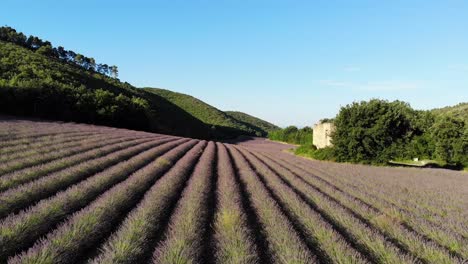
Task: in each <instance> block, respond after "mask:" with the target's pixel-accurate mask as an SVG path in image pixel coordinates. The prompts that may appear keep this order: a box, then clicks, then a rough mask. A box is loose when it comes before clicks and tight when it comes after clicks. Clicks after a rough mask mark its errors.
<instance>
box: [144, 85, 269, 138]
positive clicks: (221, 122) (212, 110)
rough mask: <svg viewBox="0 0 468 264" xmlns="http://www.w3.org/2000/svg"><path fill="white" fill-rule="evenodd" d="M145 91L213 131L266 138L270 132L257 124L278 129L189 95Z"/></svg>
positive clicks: (147, 89)
mask: <svg viewBox="0 0 468 264" xmlns="http://www.w3.org/2000/svg"><path fill="white" fill-rule="evenodd" d="M145 90H146V91H148V92H151V93H154V94H156V95H159V96H161V97H163V98H164V99H167V100H168V101H170V102H172V103H173V104H175V105H177V106H178V107H180V108H181V109H183V110H185V111H186V112H187V113H189V114H190V115H192V116H194V117H196V118H198V119H200V120H201V121H203V122H204V123H206V124H209V125H211V126H212V127H213V129H215V130H221V131H222V132H223V133H232V131H236V130H239V131H241V133H243V134H248V135H256V136H266V135H267V133H268V130H265V129H263V128H262V127H260V126H257V125H256V123H259V124H260V123H261V124H266V125H267V126H270V127H271V126H273V127H276V126H274V125H272V124H270V123H268V122H266V121H263V120H260V119H258V118H256V117H252V116H251V118H250V119H249V120H247V119H245V114H244V115H238V114H234V115H231V114H230V113H226V112H223V111H221V110H219V109H217V108H216V107H213V106H211V105H209V104H207V103H205V102H203V101H201V100H199V99H197V98H195V97H193V96H190V95H187V94H183V93H176V92H173V91H169V90H166V89H160V88H145ZM231 113H232V112H231ZM238 117H239V119H238ZM240 119H242V120H240Z"/></svg>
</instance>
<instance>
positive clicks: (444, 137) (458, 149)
mask: <svg viewBox="0 0 468 264" xmlns="http://www.w3.org/2000/svg"><path fill="white" fill-rule="evenodd" d="M432 138H433V140H434V142H435V157H436V158H437V159H439V160H441V161H444V162H447V163H452V164H462V163H465V162H466V159H467V156H468V133H467V129H466V127H465V123H464V122H463V120H461V119H458V118H455V117H452V116H448V115H446V116H441V117H439V118H437V120H436V122H435V123H434V125H433V127H432Z"/></svg>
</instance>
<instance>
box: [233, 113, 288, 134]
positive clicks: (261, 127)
mask: <svg viewBox="0 0 468 264" xmlns="http://www.w3.org/2000/svg"><path fill="white" fill-rule="evenodd" d="M225 113H226V114H227V115H229V116H230V117H231V118H233V119H236V120H237V121H239V122H241V123H243V124H244V125H246V126H247V127H250V128H251V129H253V130H255V131H256V134H257V136H262V137H265V136H267V134H268V133H269V132H271V131H274V130H277V129H279V127H277V126H276V125H273V124H271V123H269V122H267V121H265V120H262V119H260V118H257V117H254V116H251V115H248V114H246V113H242V112H237V111H225Z"/></svg>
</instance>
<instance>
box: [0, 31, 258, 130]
mask: <svg viewBox="0 0 468 264" xmlns="http://www.w3.org/2000/svg"><path fill="white" fill-rule="evenodd" d="M0 58H1V60H0V91H1V92H0V112H1V113H4V114H13V115H21V116H31V117H39V118H46V119H54V120H63V121H75V122H83V123H92V124H100V125H108V126H115V127H122V128H130V129H137V130H144V131H151V132H158V133H165V134H172V135H179V136H186V137H193V138H201V139H208V138H232V137H236V136H239V135H246V134H247V135H255V133H256V132H257V131H256V130H255V129H252V128H250V127H247V126H246V125H244V124H242V123H241V122H238V121H236V120H234V119H233V118H231V117H229V116H228V115H226V114H225V113H224V112H222V111H219V110H218V109H216V108H214V107H212V106H210V105H208V104H206V103H204V102H202V101H200V100H198V99H196V98H193V97H188V96H187V98H189V99H188V100H185V98H186V97H185V95H184V97H180V98H182V99H181V100H177V99H176V97H174V96H169V95H171V94H172V92H170V91H166V92H162V91H159V92H155V91H148V89H140V88H136V87H134V86H132V85H131V84H129V83H127V82H121V81H120V80H119V79H118V78H117V77H118V68H117V67H116V66H108V65H107V64H100V63H96V61H95V60H94V59H93V58H89V57H86V56H84V55H81V54H78V53H76V52H73V51H70V50H65V49H64V48H63V47H61V46H59V47H53V46H52V44H51V43H50V42H48V41H43V40H41V39H40V38H38V37H35V36H29V37H26V36H25V35H24V34H22V33H20V32H16V31H15V30H14V29H12V28H9V27H1V28H0ZM174 94H177V93H174ZM192 104H193V105H192Z"/></svg>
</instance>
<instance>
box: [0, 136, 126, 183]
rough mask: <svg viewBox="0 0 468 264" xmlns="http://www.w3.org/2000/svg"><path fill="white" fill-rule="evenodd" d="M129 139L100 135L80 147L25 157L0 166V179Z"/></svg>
mask: <svg viewBox="0 0 468 264" xmlns="http://www.w3.org/2000/svg"><path fill="white" fill-rule="evenodd" d="M128 139H130V138H125V137H121V136H119V135H114V136H107V135H101V136H99V137H98V138H92V139H91V140H86V141H83V142H81V144H80V146H77V147H74V148H69V149H61V150H60V151H56V152H54V153H52V154H49V155H41V154H40V153H39V154H37V155H34V156H31V157H27V158H25V159H23V160H19V161H12V162H6V163H3V164H1V165H0V175H1V176H0V177H3V175H5V174H7V173H10V172H13V171H15V170H21V169H24V168H27V167H31V166H34V165H38V164H44V163H46V162H51V161H54V160H57V159H60V158H64V157H68V156H72V155H75V154H79V153H82V152H84V151H88V150H91V149H94V148H98V147H102V146H105V145H106V144H112V143H116V142H124V141H126V140H128Z"/></svg>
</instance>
